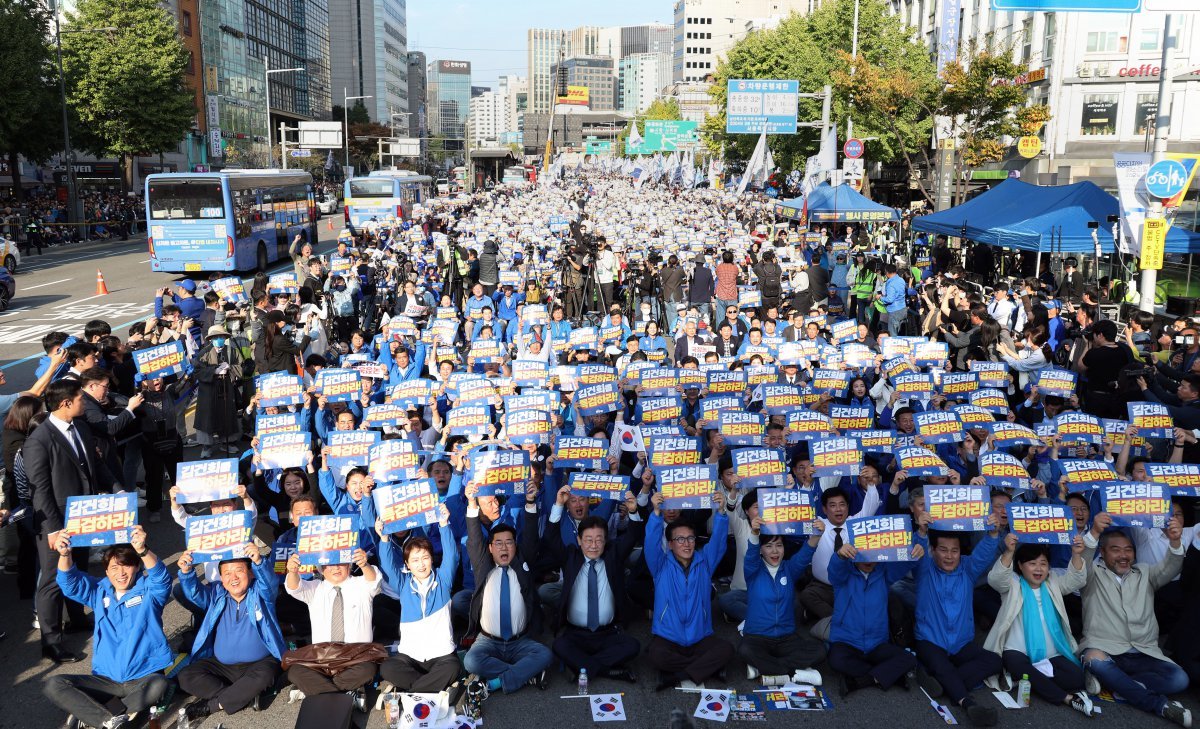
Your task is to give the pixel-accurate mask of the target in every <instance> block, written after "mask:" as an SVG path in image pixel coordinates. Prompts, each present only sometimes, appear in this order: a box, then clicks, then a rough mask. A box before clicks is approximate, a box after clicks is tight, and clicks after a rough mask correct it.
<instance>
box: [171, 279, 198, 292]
mask: <svg viewBox="0 0 1200 729" xmlns="http://www.w3.org/2000/svg"><path fill="white" fill-rule="evenodd" d="M175 285H176V286H178V287H179V288H181V289H183V290H184V291H187V292H190V293H195V292H196V282H195V281H193V280H191V279H190V278H185V279H184V280H182V281H180V282H179V283H177V284H175Z"/></svg>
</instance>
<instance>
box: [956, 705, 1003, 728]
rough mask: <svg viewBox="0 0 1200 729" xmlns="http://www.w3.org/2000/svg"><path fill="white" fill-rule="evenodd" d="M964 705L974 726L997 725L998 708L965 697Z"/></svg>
mask: <svg viewBox="0 0 1200 729" xmlns="http://www.w3.org/2000/svg"><path fill="white" fill-rule="evenodd" d="M962 707H963V708H964V709H966V712H967V719H969V720H970V722H971V724H973V725H974V726H996V718H997V715H996V709H995V708H994V707H991V706H980V705H979V704H977V703H975V701H974V699H970V698H968V699H965V700H964V701H963V703H962Z"/></svg>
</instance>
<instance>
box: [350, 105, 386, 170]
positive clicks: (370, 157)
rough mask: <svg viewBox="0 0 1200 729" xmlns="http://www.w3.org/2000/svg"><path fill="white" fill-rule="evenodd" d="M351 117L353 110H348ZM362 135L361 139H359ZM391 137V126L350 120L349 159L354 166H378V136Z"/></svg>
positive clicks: (368, 167)
mask: <svg viewBox="0 0 1200 729" xmlns="http://www.w3.org/2000/svg"><path fill="white" fill-rule="evenodd" d="M350 116H351V118H353V117H354V110H353V109H351V110H350ZM359 137H362V139H359ZM380 137H383V138H385V139H391V138H392V129H391V127H386V126H384V125H382V124H376V123H375V122H371V121H368V122H365V123H355V122H350V161H351V162H352V163H354V165H355V167H356V168H365V169H369V170H373V169H376V168H377V167H379V138H380Z"/></svg>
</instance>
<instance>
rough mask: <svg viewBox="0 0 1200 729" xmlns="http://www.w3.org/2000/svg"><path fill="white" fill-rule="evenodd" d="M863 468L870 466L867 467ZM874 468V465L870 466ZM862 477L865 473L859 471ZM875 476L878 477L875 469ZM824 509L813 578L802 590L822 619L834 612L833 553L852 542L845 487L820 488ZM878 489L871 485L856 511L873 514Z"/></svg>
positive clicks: (808, 604)
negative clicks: (830, 566)
mask: <svg viewBox="0 0 1200 729" xmlns="http://www.w3.org/2000/svg"><path fill="white" fill-rule="evenodd" d="M863 470H864V471H865V470H867V467H864V468H863ZM871 471H872V472H875V469H873V468H872V469H871ZM859 477H860V479H861V478H862V474H861V473H860V475H859ZM874 477H875V478H878V477H879V474H878V472H875V476H874ZM820 504H821V511H823V512H824V517H823V518H821V517H819V518H821V520H822V521H823V522H824V529H822V531H821V536H820V539H819V540H818V542H817V545H816V552H815V553H814V554H813V558H812V579H811V580H809V582H808V584H807V585H805V586H804V589H802V590H801V591H800V596H799V600H800V604H801V605H803V606H804V609H805V610H806V611H807V612H808V614H809V615H811V616H813V617H814V618H816V619H818V620H821V619H824V618H828V617H829V616H831V615H833V608H834V594H833V588H832V587H831V586H830V582H829V564H830V562H831V560H832V558H833V555H835V554H837V553H838V552H839V551H841V549H842V546H843V545H846V544H849V543H850V530H849V529H847V528H846V520H847V519H849V518H850V516H851V515H850V500H849V497H848V494H847V493H846V490H845V489H844V488H842V487H841V486H831V487H829V488H826V489H825V490H823V491H822V492H821V496H820ZM879 505H880V496H879V489H877V488H875V487H868V488H867V489H866V493H865V495H864V496H863V500H862V507H861V508H860V509H859V510H858V512H857V513H855V514H854V517H855V518H858V517H860V516H872V515H874V514H875V513H876V512H877V511H878V510H879Z"/></svg>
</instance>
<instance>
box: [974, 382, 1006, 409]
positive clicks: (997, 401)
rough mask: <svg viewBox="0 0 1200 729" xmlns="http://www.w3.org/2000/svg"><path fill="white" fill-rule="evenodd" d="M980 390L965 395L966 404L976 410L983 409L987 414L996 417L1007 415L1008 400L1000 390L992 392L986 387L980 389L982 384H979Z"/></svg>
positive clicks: (992, 390)
mask: <svg viewBox="0 0 1200 729" xmlns="http://www.w3.org/2000/svg"><path fill="white" fill-rule="evenodd" d="M979 384H980V385H981V388H980V389H978V390H976V391H974V392H972V393H970V394H968V395H967V402H969V403H970V404H972V405H974V406H975V407H977V408H983V409H984V410H987V411H988V412H989V413H993V414H996V415H1007V414H1008V398H1007V397H1005V396H1004V393H1003V392H1002V391H1000V390H994V389H991V388H988V387H982V385H983V383H982V382H980V383H979Z"/></svg>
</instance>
